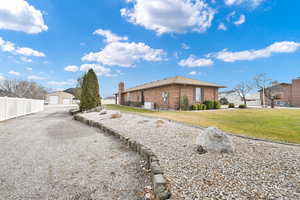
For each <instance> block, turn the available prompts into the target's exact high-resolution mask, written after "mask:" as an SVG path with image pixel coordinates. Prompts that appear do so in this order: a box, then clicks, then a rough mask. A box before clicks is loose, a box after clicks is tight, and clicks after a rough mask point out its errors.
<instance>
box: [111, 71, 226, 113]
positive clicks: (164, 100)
mask: <svg viewBox="0 0 300 200" xmlns="http://www.w3.org/2000/svg"><path fill="white" fill-rule="evenodd" d="M219 88H224V86H221V85H217V84H215V83H209V82H204V81H200V80H194V79H190V78H186V77H182V76H176V77H171V78H166V79H163V80H158V81H153V82H150V83H145V84H143V85H139V86H136V87H133V88H129V89H125V84H124V82H121V83H119V88H118V93H116V94H115V95H116V101H117V103H118V104H120V105H131V104H132V105H138V104H140V105H143V106H144V107H146V108H159V109H174V110H177V109H179V108H180V103H181V99H182V97H183V96H186V97H187V98H188V101H189V104H190V105H192V104H196V103H202V102H203V101H205V100H211V101H217V100H218V89H219Z"/></svg>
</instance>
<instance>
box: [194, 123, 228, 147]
mask: <svg viewBox="0 0 300 200" xmlns="http://www.w3.org/2000/svg"><path fill="white" fill-rule="evenodd" d="M196 144H197V145H198V151H199V152H200V153H205V152H217V153H233V152H234V147H233V143H232V141H231V139H230V137H229V136H228V135H227V134H226V133H224V132H222V131H221V130H219V129H217V128H215V127H209V128H207V129H205V130H204V131H203V132H202V133H200V134H199V136H198V137H197V139H196Z"/></svg>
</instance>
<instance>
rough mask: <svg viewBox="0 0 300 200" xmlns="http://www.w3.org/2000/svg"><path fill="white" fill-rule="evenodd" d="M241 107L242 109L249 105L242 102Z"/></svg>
mask: <svg viewBox="0 0 300 200" xmlns="http://www.w3.org/2000/svg"><path fill="white" fill-rule="evenodd" d="M239 108H241V109H244V108H247V105H246V104H241V105H239Z"/></svg>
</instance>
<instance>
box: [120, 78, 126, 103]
mask: <svg viewBox="0 0 300 200" xmlns="http://www.w3.org/2000/svg"><path fill="white" fill-rule="evenodd" d="M123 92H125V84H124V82H120V83H119V86H118V95H119V102H118V104H119V105H124V103H125V102H124V94H123Z"/></svg>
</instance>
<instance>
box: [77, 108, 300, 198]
mask: <svg viewBox="0 0 300 200" xmlns="http://www.w3.org/2000/svg"><path fill="white" fill-rule="evenodd" d="M83 115H85V116H86V117H88V118H90V119H93V120H99V121H101V122H102V123H104V124H105V125H106V126H108V127H111V128H113V129H115V130H118V131H119V132H120V133H122V134H124V135H126V136H127V137H131V138H133V139H135V140H137V141H139V142H140V143H142V144H144V145H146V146H148V147H150V148H151V149H152V150H153V151H154V153H156V155H158V157H159V159H160V162H161V164H162V165H163V167H164V170H165V172H166V173H165V174H166V177H167V179H168V180H169V181H170V183H171V190H172V195H173V199H185V200H197V199H300V178H299V177H300V147H293V146H286V145H281V144H272V143H268V142H262V141H253V140H249V139H244V138H239V137H232V139H233V142H234V144H235V148H236V152H235V153H234V154H218V153H206V154H202V155H200V154H198V153H197V152H196V146H195V141H196V137H197V135H198V134H199V133H201V132H202V130H203V129H201V128H195V127H190V126H186V125H183V124H179V123H174V122H170V121H168V120H161V119H155V118H147V117H144V116H140V115H133V114H128V113H122V117H121V118H118V119H109V116H110V115H106V116H99V115H98V113H86V114H83Z"/></svg>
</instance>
